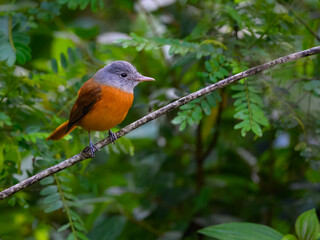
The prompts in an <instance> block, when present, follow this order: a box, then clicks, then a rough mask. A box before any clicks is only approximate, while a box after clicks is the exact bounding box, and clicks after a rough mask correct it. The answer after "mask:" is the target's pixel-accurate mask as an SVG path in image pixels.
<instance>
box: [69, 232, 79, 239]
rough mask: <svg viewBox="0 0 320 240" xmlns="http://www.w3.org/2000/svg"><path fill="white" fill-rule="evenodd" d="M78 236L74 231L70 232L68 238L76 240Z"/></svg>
mask: <svg viewBox="0 0 320 240" xmlns="http://www.w3.org/2000/svg"><path fill="white" fill-rule="evenodd" d="M76 239H77V237H76V236H75V235H74V234H73V232H72V233H70V234H69V236H68V237H67V240H76Z"/></svg>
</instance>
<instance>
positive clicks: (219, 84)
mask: <svg viewBox="0 0 320 240" xmlns="http://www.w3.org/2000/svg"><path fill="white" fill-rule="evenodd" d="M318 53H320V46H317V47H314V48H310V49H307V50H304V51H301V52H297V53H293V54H290V55H287V56H284V57H281V58H278V59H276V60H273V61H271V62H267V63H265V64H262V65H259V66H256V67H253V68H250V69H249V70H247V71H244V72H241V73H238V74H236V75H233V76H231V77H228V78H226V79H224V80H222V81H219V82H217V83H215V84H212V85H209V86H207V87H205V88H203V89H200V90H198V91H196V92H194V93H191V94H189V95H187V96H185V97H182V98H180V99H178V100H176V101H174V102H172V103H170V104H168V105H166V106H164V107H162V108H160V109H158V110H156V111H154V112H152V113H150V114H148V115H146V116H144V117H142V118H140V119H139V120H137V121H135V122H133V123H131V124H129V125H127V126H126V127H124V128H122V129H121V130H119V131H118V132H116V136H117V137H118V138H120V137H122V136H124V135H126V134H128V133H129V132H131V131H133V130H134V129H136V128H138V127H140V126H142V125H144V124H146V123H148V122H150V121H152V120H153V119H155V118H158V117H160V116H162V115H164V114H166V113H168V112H169V111H171V110H173V109H176V108H178V107H180V106H182V105H184V104H187V103H188V102H190V101H192V100H194V99H197V98H199V97H202V96H204V95H206V94H208V93H211V92H213V91H214V90H216V89H219V88H223V87H225V86H227V85H229V84H231V83H234V82H236V81H239V80H240V79H243V78H246V77H249V76H252V75H255V74H257V73H259V72H261V71H263V70H266V69H269V68H271V67H273V66H275V65H279V64H283V63H286V62H291V61H294V60H297V59H300V58H303V57H307V56H310V55H314V54H318ZM110 142H111V141H110V139H109V138H105V139H103V140H101V141H100V142H98V143H97V144H96V146H97V147H98V148H100V149H101V148H102V147H104V146H106V145H108V144H109V143H110ZM89 157H90V154H89V151H88V147H86V148H85V149H84V150H83V151H82V152H81V153H79V154H77V155H75V156H73V157H71V158H69V159H67V160H64V161H63V162H61V163H59V164H56V165H54V166H52V167H49V168H47V169H46V170H44V171H42V172H40V173H37V174H35V175H34V176H32V177H29V178H27V179H26V180H23V181H21V182H19V183H17V184H16V185H14V186H12V187H10V188H7V189H5V190H3V191H2V192H0V200H1V199H4V198H7V197H9V196H11V195H12V194H14V193H16V192H18V191H20V190H21V189H24V188H26V187H28V186H30V185H32V184H33V183H35V182H38V181H40V180H41V179H43V178H46V177H48V176H50V175H52V174H54V173H57V172H59V171H61V170H63V169H65V168H68V167H70V166H72V165H74V164H76V163H78V162H80V161H82V160H85V159H87V158H89Z"/></svg>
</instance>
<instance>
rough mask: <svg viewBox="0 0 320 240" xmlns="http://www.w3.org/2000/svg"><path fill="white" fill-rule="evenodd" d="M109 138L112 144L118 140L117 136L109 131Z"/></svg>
mask: <svg viewBox="0 0 320 240" xmlns="http://www.w3.org/2000/svg"><path fill="white" fill-rule="evenodd" d="M109 137H110V139H111V142H112V143H113V144H114V143H115V141H116V140H117V139H118V138H117V136H116V135H115V134H114V133H113V132H112V131H111V130H109Z"/></svg>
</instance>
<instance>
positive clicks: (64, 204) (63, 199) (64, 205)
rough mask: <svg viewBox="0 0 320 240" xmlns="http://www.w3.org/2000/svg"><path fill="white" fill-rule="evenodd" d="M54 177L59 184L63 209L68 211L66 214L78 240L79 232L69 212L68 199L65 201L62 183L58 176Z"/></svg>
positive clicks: (54, 175)
mask: <svg viewBox="0 0 320 240" xmlns="http://www.w3.org/2000/svg"><path fill="white" fill-rule="evenodd" d="M53 177H54V180H55V181H56V183H57V187H58V191H59V194H60V197H61V201H62V204H63V207H64V209H65V210H66V214H67V216H68V221H69V223H70V226H71V230H72V232H73V234H74V237H75V239H76V240H78V237H77V234H76V232H77V231H76V229H75V227H74V225H73V221H72V217H71V214H70V211H69V207H68V204H67V201H66V199H65V197H64V195H63V191H62V188H61V184H60V181H59V179H58V177H57V174H53Z"/></svg>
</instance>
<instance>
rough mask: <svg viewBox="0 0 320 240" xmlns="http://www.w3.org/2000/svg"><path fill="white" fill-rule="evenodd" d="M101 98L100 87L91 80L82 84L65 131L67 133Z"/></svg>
mask: <svg viewBox="0 0 320 240" xmlns="http://www.w3.org/2000/svg"><path fill="white" fill-rule="evenodd" d="M101 96H102V88H101V87H100V84H98V83H96V82H94V81H93V80H92V79H90V80H88V81H86V82H85V83H84V84H83V86H82V87H81V88H80V90H79V92H78V98H77V100H76V102H75V103H74V105H73V107H72V110H71V112H70V116H69V123H68V130H67V131H69V130H70V129H71V128H72V127H73V126H74V125H75V124H76V123H77V122H78V121H79V120H80V119H81V118H83V117H84V116H85V115H86V114H87V113H88V112H89V111H90V110H91V109H92V108H93V106H94V105H95V104H97V103H98V102H99V101H100V99H101Z"/></svg>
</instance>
